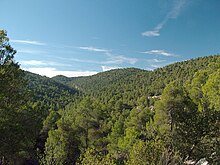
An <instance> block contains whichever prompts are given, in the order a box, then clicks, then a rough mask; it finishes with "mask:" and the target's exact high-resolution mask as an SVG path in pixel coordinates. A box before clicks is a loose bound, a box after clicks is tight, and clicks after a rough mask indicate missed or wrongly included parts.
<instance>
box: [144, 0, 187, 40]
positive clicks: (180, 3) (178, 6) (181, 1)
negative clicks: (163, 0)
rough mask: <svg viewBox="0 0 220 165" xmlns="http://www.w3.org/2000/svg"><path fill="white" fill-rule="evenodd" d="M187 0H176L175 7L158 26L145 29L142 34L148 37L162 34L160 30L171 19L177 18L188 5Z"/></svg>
mask: <svg viewBox="0 0 220 165" xmlns="http://www.w3.org/2000/svg"><path fill="white" fill-rule="evenodd" d="M186 2H187V0H175V1H174V5H173V8H172V9H171V10H170V12H168V13H167V15H166V17H165V18H164V19H163V20H162V21H161V22H160V23H159V24H158V25H157V26H156V27H154V28H153V30H150V31H145V32H143V33H142V36H146V37H157V36H160V30H161V29H162V28H163V27H164V26H165V24H166V23H167V22H168V21H169V20H170V19H175V18H177V17H178V16H179V14H180V13H181V11H182V10H183V8H184V7H185V6H186Z"/></svg>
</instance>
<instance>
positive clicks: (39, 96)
mask: <svg viewBox="0 0 220 165" xmlns="http://www.w3.org/2000/svg"><path fill="white" fill-rule="evenodd" d="M0 45H1V47H0V50H1V54H0V55H1V56H0V80H1V84H0V135H1V136H0V164H1V165H6V164H9V165H10V164H14V165H17V164H19V165H20V164H21V165H22V164H42V165H62V164H66V165H69V164H84V165H86V164H88V165H93V164H94V165H103V164H106V165H107V164H109V165H113V164H116V165H124V164H126V165H137V164H138V165H168V164H172V165H173V164H199V163H200V164H201V162H208V163H209V164H215V165H217V164H220V156H219V155H220V121H219V117H220V55H216V56H208V57H201V58H198V59H193V60H189V61H184V62H178V63H175V64H171V65H168V66H166V67H163V68H159V69H156V70H154V71H146V70H140V69H135V68H127V69H116V70H111V71H107V72H103V73H99V74H96V75H93V76H88V77H79V78H67V77H64V76H56V77H54V78H52V79H50V78H47V77H42V76H39V75H35V74H32V73H29V72H24V71H22V70H21V69H20V66H19V65H18V63H16V62H15V61H14V55H15V53H16V51H15V50H14V49H13V48H12V47H11V46H10V44H9V39H8V38H7V33H6V32H5V31H0Z"/></svg>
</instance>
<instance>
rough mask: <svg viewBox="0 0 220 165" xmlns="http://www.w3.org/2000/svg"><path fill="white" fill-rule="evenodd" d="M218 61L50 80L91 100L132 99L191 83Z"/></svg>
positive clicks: (214, 58)
mask: <svg viewBox="0 0 220 165" xmlns="http://www.w3.org/2000/svg"><path fill="white" fill-rule="evenodd" d="M219 60H220V55H215V56H207V57H200V58H197V59H192V60H188V61H183V62H177V63H174V64H171V65H168V66H165V67H163V68H158V69H156V70H154V71H146V70H141V69H135V68H127V69H116V70H111V71H107V72H102V73H98V74H96V75H93V76H88V77H78V78H67V77H64V76H56V77H54V78H52V79H53V80H55V81H58V82H61V83H63V84H65V85H68V86H70V87H74V88H76V89H78V90H80V91H82V92H84V93H86V94H89V95H92V96H95V97H100V98H102V96H104V95H105V96H107V97H108V99H107V100H109V99H111V97H119V98H124V97H125V98H128V97H129V98H130V99H135V98H136V97H140V96H142V95H148V96H153V95H160V94H161V93H162V91H163V89H164V88H165V86H166V85H167V84H169V83H170V82H172V81H174V80H178V81H180V82H181V83H183V82H185V81H186V80H188V79H192V77H193V75H194V74H195V73H196V72H197V71H198V70H200V69H204V68H206V67H208V65H209V64H211V63H215V62H217V61H219Z"/></svg>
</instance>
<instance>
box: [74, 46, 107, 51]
mask: <svg viewBox="0 0 220 165" xmlns="http://www.w3.org/2000/svg"><path fill="white" fill-rule="evenodd" d="M78 48H79V49H82V50H87V51H92V52H102V53H108V52H111V50H107V49H103V48H95V47H92V46H88V47H87V46H86V47H78Z"/></svg>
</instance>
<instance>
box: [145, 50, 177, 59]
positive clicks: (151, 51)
mask: <svg viewBox="0 0 220 165" xmlns="http://www.w3.org/2000/svg"><path fill="white" fill-rule="evenodd" d="M141 53H144V54H151V55H162V56H167V57H175V56H176V55H175V54H173V53H169V52H167V51H165V50H158V49H154V50H150V51H145V52H141Z"/></svg>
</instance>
